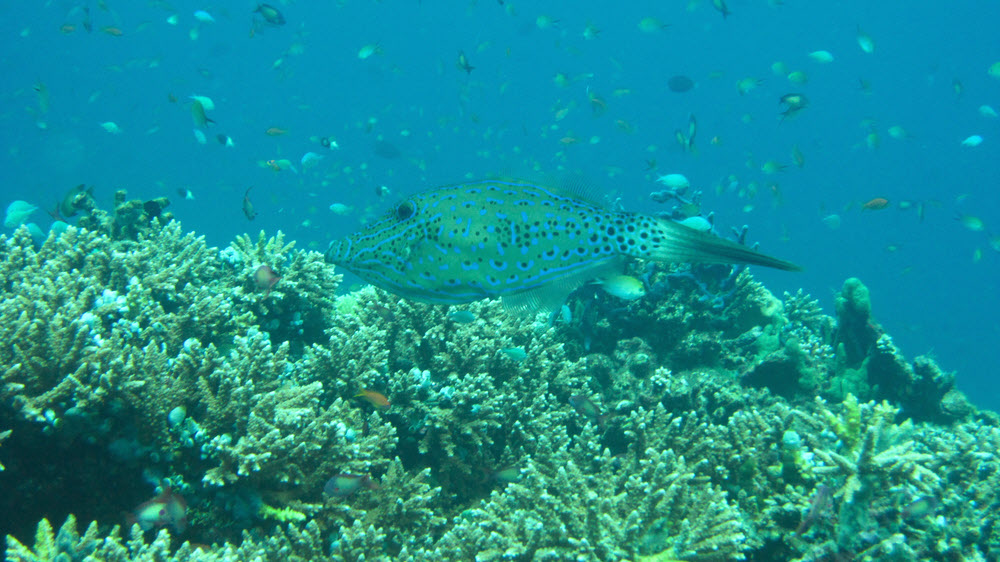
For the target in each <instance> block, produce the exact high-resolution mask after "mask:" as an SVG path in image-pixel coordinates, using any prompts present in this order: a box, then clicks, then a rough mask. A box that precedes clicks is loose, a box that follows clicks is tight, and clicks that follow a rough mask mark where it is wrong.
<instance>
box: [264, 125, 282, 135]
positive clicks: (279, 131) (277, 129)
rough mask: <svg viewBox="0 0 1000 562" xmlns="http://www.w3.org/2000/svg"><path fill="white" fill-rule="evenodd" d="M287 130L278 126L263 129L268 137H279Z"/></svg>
mask: <svg viewBox="0 0 1000 562" xmlns="http://www.w3.org/2000/svg"><path fill="white" fill-rule="evenodd" d="M287 132H288V130H287V129H282V128H280V127H271V128H270V129H268V130H266V131H264V134H266V135H267V136H269V137H280V136H281V135H283V134H285V133H287Z"/></svg>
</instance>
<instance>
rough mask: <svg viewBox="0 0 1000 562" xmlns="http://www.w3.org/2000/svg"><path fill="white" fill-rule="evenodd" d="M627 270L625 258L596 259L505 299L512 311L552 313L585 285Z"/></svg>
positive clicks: (508, 308)
mask: <svg viewBox="0 0 1000 562" xmlns="http://www.w3.org/2000/svg"><path fill="white" fill-rule="evenodd" d="M624 269H625V260H624V259H622V258H621V257H613V258H608V259H604V260H600V261H595V262H593V264H592V265H589V266H587V267H585V268H581V269H580V271H577V272H575V273H573V274H572V275H568V276H566V277H562V278H560V279H559V280H557V281H551V282H546V283H544V284H543V285H541V286H539V287H536V288H533V289H529V290H527V291H522V292H519V293H515V294H512V295H504V296H503V297H501V299H500V300H501V302H502V303H503V305H504V308H505V309H507V311H508V312H510V313H512V314H519V315H528V314H535V313H537V312H552V311H554V310H558V309H559V307H561V306H562V305H563V304H565V303H566V298H567V297H568V296H569V295H570V293H572V292H573V291H575V290H577V289H579V288H580V287H582V286H583V285H586V284H587V283H590V282H591V281H594V280H595V279H599V278H601V277H605V276H609V275H620V274H621V273H622V271H624Z"/></svg>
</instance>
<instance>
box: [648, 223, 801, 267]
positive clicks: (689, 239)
mask: <svg viewBox="0 0 1000 562" xmlns="http://www.w3.org/2000/svg"><path fill="white" fill-rule="evenodd" d="M656 229H657V231H658V232H657V233H658V234H660V236H661V237H662V238H663V242H662V243H661V244H660V245H658V246H655V247H652V248H650V249H649V251H648V253H647V254H646V255H637V256H636V257H639V258H645V259H649V260H656V261H668V262H686V263H746V264H750V265H762V266H764V267H773V268H775V269H781V270H784V271H802V268H801V267H800V266H798V265H796V264H794V263H792V262H789V261H785V260H782V259H778V258H775V257H772V256H769V255H767V254H762V253H760V252H756V251H754V250H751V249H750V248H748V247H746V246H744V245H742V244H737V243H736V242H732V241H729V240H726V239H725V238H719V237H718V236H715V235H712V234H708V233H706V232H699V231H697V230H694V229H693V228H689V227H687V226H684V225H682V224H678V223H676V222H674V221H671V220H668V219H661V220H660V221H659V224H657V225H656Z"/></svg>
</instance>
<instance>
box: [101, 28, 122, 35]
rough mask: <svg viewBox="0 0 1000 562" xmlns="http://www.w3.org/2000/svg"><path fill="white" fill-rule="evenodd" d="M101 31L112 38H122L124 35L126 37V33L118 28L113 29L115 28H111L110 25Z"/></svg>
mask: <svg viewBox="0 0 1000 562" xmlns="http://www.w3.org/2000/svg"><path fill="white" fill-rule="evenodd" d="M101 31H103V32H104V33H107V34H108V35H110V36H112V37H121V36H122V35H125V32H124V31H122V30H120V29H118V28H117V27H113V26H110V25H109V26H107V27H102V28H101Z"/></svg>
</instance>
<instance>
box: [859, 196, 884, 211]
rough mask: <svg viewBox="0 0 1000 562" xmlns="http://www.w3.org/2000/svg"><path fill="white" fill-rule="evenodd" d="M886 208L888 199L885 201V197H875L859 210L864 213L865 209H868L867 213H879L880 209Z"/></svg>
mask: <svg viewBox="0 0 1000 562" xmlns="http://www.w3.org/2000/svg"><path fill="white" fill-rule="evenodd" d="M888 206H889V200H888V199H886V198H885V197H876V198H874V199H872V200H871V201H868V202H867V203H865V204H864V205H862V206H861V210H862V211H864V210H865V209H868V210H869V211H881V210H882V209H885V208H886V207H888Z"/></svg>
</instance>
